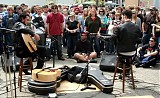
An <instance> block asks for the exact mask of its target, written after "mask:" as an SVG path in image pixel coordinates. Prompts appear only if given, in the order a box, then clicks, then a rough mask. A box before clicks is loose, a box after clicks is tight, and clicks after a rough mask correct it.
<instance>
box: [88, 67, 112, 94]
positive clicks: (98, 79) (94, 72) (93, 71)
mask: <svg viewBox="0 0 160 98" xmlns="http://www.w3.org/2000/svg"><path fill="white" fill-rule="evenodd" d="M88 81H89V82H91V83H93V84H94V85H96V86H97V87H98V88H99V89H100V90H101V91H102V92H103V93H111V92H113V83H112V82H111V81H110V80H109V79H107V78H106V77H105V76H104V75H103V73H102V71H101V70H100V69H99V67H98V66H96V65H90V66H89V70H88Z"/></svg>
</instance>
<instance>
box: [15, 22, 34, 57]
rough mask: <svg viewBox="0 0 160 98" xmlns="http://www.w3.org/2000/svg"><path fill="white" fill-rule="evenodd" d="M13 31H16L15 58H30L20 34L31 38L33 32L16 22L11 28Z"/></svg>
mask: <svg viewBox="0 0 160 98" xmlns="http://www.w3.org/2000/svg"><path fill="white" fill-rule="evenodd" d="M13 29H15V30H16V31H17V32H16V35H15V50H16V56H17V57H20V58H27V57H32V53H31V52H30V51H29V50H28V48H27V46H26V45H25V43H24V40H23V38H22V35H21V34H22V33H24V34H30V35H31V36H32V37H33V36H34V32H33V31H32V30H30V29H27V28H26V26H25V25H24V24H23V23H20V22H17V23H16V24H15V25H14V26H13Z"/></svg>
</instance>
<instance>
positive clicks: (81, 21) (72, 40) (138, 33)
mask: <svg viewBox="0 0 160 98" xmlns="http://www.w3.org/2000/svg"><path fill="white" fill-rule="evenodd" d="M149 11H150V12H149V13H147V14H146V12H145V10H142V9H141V8H140V7H138V6H137V7H136V6H133V7H132V6H129V7H116V8H114V9H109V7H108V6H96V5H90V6H88V7H87V8H84V7H83V5H82V4H80V5H78V6H73V7H70V8H69V6H61V5H56V4H49V5H44V6H39V5H33V6H32V7H31V8H29V7H28V6H27V5H26V4H21V5H15V6H10V5H3V4H0V27H1V28H8V29H15V28H13V27H15V24H17V22H20V23H23V24H24V25H25V28H27V29H30V30H31V31H32V33H33V34H31V35H32V36H34V35H36V36H38V37H39V40H37V41H35V43H36V45H38V46H46V38H47V37H48V38H51V43H52V44H51V45H50V48H49V50H47V51H49V53H46V54H43V55H42V57H41V58H40V59H39V61H41V60H42V59H44V58H45V59H46V60H50V58H51V55H52V54H53V52H57V53H55V54H57V57H58V59H59V60H65V58H64V56H63V51H62V48H67V54H68V58H76V59H78V60H82V61H87V60H88V59H90V58H91V57H90V56H92V58H96V57H97V58H100V57H101V52H102V51H106V52H107V53H108V54H115V53H116V52H122V54H124V53H123V52H130V53H131V52H132V53H133V51H135V49H136V47H134V45H135V44H136V42H135V39H137V38H136V37H138V38H141V39H142V41H141V42H140V44H142V47H141V48H140V49H138V51H137V54H138V53H139V50H144V53H143V54H142V53H141V56H140V58H141V59H140V60H141V62H140V63H138V64H137V65H136V66H137V67H138V66H141V65H143V66H146V64H145V63H147V62H148V61H150V59H147V60H148V61H147V62H145V63H144V62H143V59H142V58H144V57H148V56H154V57H155V58H156V60H158V54H159V48H158V46H160V29H159V26H160V24H159V23H160V13H159V11H158V9H157V8H156V7H154V6H151V7H150V8H149ZM25 16H27V18H26V17H25ZM126 17H127V18H126ZM19 19H21V20H22V19H24V20H23V22H22V21H18V20H19ZM25 19H26V20H25ZM24 21H28V22H27V23H26V22H25V23H24ZM21 28H24V26H22V27H21ZM127 28H129V29H127ZM152 28H154V30H153V29H152ZM31 31H30V32H31ZM120 32H121V33H120ZM126 32H128V33H126ZM86 33H87V34H86ZM132 33H134V34H135V35H134V36H132ZM0 34H1V36H2V33H0ZM101 36H111V39H112V40H108V41H104V40H101ZM12 37H13V36H12V33H7V35H6V43H7V44H8V45H11V44H12V43H13V42H12V39H13V38H12ZM86 40H87V41H86ZM153 40H154V43H155V45H154V47H153V46H152V45H150V44H151V43H152V41H153ZM83 41H86V42H85V44H84V43H83ZM53 43H54V44H53ZM148 44H149V45H148ZM146 45H147V47H146ZM80 46H81V47H80ZM122 47H123V49H122ZM144 47H145V48H144ZM82 48H83V49H82ZM129 48H130V49H129ZM153 48H154V49H153ZM155 48H156V49H155ZM84 49H86V50H84ZM53 50H54V51H53ZM154 51H157V52H156V53H153V52H154ZM134 53H135V52H134ZM146 53H147V56H146V55H145V54H146ZM155 55H156V56H155ZM86 56H87V58H86ZM138 56H139V55H137V57H138ZM142 63H143V64H142ZM42 67H43V65H41V67H37V68H42Z"/></svg>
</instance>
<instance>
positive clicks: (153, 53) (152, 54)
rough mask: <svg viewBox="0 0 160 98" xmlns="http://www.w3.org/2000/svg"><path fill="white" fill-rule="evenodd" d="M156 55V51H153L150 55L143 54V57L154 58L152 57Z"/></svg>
mask: <svg viewBox="0 0 160 98" xmlns="http://www.w3.org/2000/svg"><path fill="white" fill-rule="evenodd" d="M157 54H158V51H157V50H156V51H154V52H152V53H150V54H145V55H144V57H147V56H154V55H157Z"/></svg>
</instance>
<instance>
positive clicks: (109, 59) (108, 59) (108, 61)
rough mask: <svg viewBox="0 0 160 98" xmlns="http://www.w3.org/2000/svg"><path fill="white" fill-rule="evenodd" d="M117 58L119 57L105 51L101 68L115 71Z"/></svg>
mask: <svg viewBox="0 0 160 98" xmlns="http://www.w3.org/2000/svg"><path fill="white" fill-rule="evenodd" d="M116 59H117V56H116V55H109V54H105V53H104V54H103V55H102V59H101V62H100V65H99V67H100V70H102V71H107V72H114V71H115V63H116Z"/></svg>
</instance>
